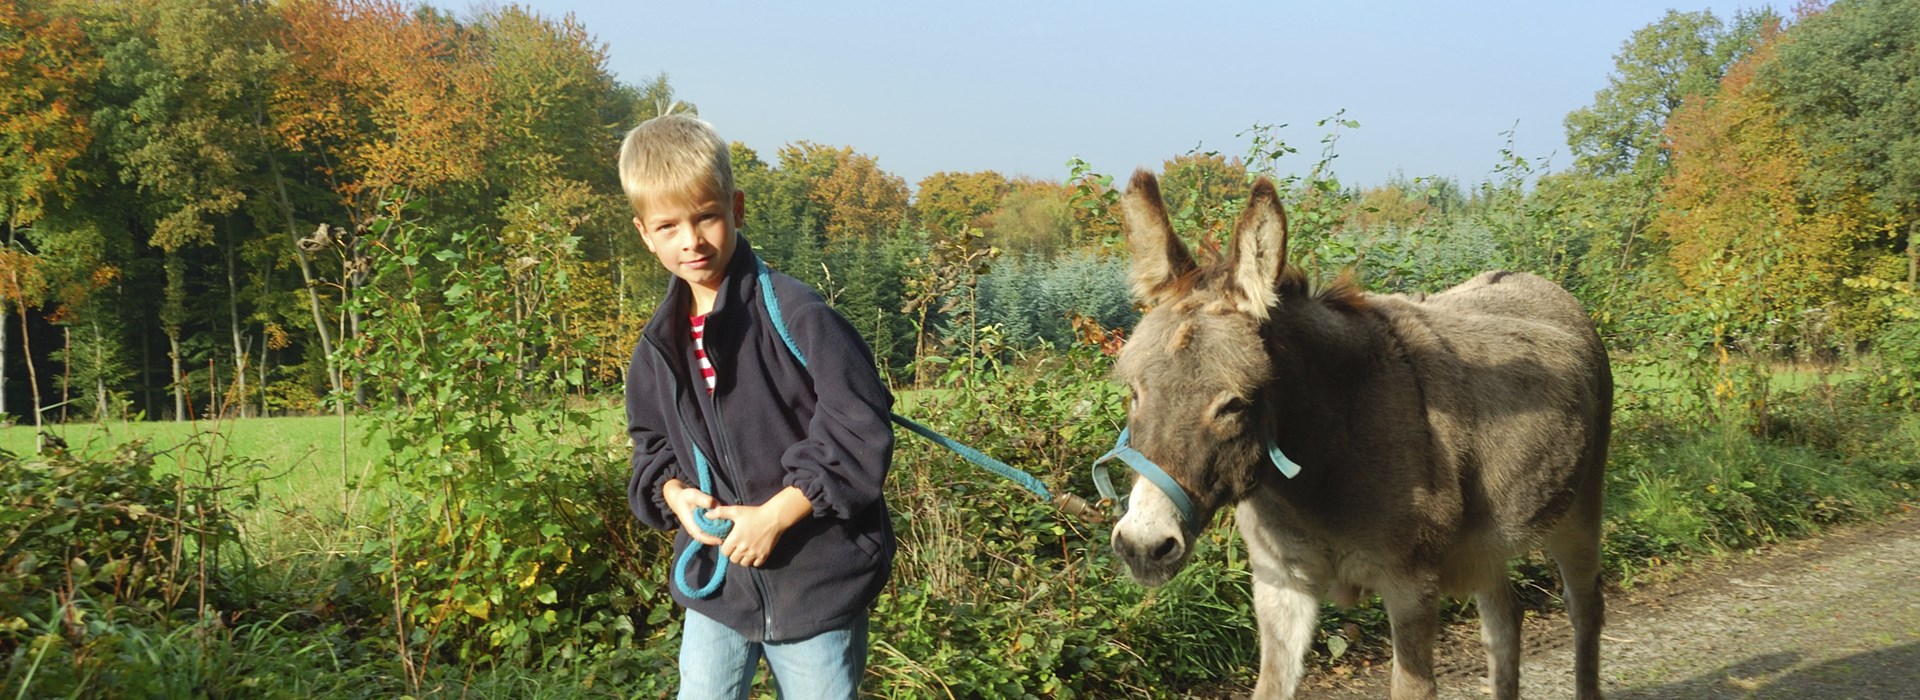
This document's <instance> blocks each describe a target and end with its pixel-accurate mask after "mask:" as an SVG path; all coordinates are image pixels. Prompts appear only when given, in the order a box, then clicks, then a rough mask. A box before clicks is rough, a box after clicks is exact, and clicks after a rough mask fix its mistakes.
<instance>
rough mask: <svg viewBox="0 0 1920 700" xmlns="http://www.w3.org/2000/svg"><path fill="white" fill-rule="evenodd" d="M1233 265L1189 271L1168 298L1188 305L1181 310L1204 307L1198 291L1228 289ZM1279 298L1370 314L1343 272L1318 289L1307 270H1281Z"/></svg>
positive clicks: (1172, 287) (1356, 286)
mask: <svg viewBox="0 0 1920 700" xmlns="http://www.w3.org/2000/svg"><path fill="white" fill-rule="evenodd" d="M1230 269H1231V265H1230V263H1226V262H1222V261H1218V260H1216V261H1215V262H1213V263H1211V264H1207V265H1203V266H1201V267H1197V268H1194V269H1192V270H1188V271H1187V272H1186V273H1185V274H1183V275H1180V276H1179V277H1177V278H1175V279H1174V280H1173V281H1172V282H1170V283H1168V285H1167V286H1166V292H1167V294H1168V295H1169V296H1171V297H1173V298H1176V299H1180V298H1184V299H1185V301H1182V302H1180V307H1181V308H1187V309H1197V308H1201V307H1203V306H1206V304H1202V303H1201V300H1202V299H1203V298H1204V297H1202V296H1194V295H1193V292H1194V291H1195V290H1201V289H1216V288H1226V286H1227V285H1230V284H1231V280H1230V276H1231V274H1232V273H1231V272H1230ZM1273 289H1274V292H1276V296H1277V297H1278V298H1279V299H1281V300H1283V302H1284V301H1290V300H1302V299H1304V300H1307V301H1310V302H1313V303H1317V304H1321V305H1324V306H1326V307H1327V308H1329V309H1332V310H1334V311H1338V312H1341V313H1350V314H1352V313H1361V312H1364V311H1366V310H1367V308H1368V304H1367V293H1366V291H1365V290H1363V289H1361V288H1360V285H1359V283H1357V282H1355V281H1354V280H1353V271H1352V270H1347V271H1345V272H1341V273H1340V275H1339V276H1338V277H1335V278H1334V279H1333V281H1332V282H1328V283H1326V284H1321V285H1316V284H1315V283H1314V280H1313V279H1312V278H1310V277H1309V276H1308V275H1307V273H1306V271H1305V270H1302V269H1300V268H1299V267H1298V266H1294V265H1288V266H1286V267H1284V268H1281V269H1280V278H1279V279H1276V280H1274V282H1273Z"/></svg>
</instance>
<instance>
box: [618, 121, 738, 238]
mask: <svg viewBox="0 0 1920 700" xmlns="http://www.w3.org/2000/svg"><path fill="white" fill-rule="evenodd" d="M620 188H621V189H623V190H625V191H626V193H627V201H629V202H631V203H632V204H633V212H634V214H635V215H645V213H646V212H645V211H644V209H645V207H644V206H643V205H645V204H646V200H647V199H648V198H655V199H658V198H662V197H664V198H668V199H670V200H674V201H680V202H685V201H688V200H692V199H697V198H699V197H701V196H703V195H704V196H711V197H713V198H714V199H718V200H721V201H730V200H731V199H732V197H733V163H732V159H731V158H730V157H729V153H728V150H727V142H726V140H725V139H722V138H720V134H719V132H716V131H714V130H713V125H712V124H708V123H706V122H704V121H701V120H699V119H698V118H695V117H693V116H691V115H687V114H664V115H661V116H658V117H654V118H652V119H648V120H646V121H645V122H641V124H640V125H639V126H636V127H634V128H633V130H632V131H628V132H627V138H626V140H625V141H623V142H621V144H620Z"/></svg>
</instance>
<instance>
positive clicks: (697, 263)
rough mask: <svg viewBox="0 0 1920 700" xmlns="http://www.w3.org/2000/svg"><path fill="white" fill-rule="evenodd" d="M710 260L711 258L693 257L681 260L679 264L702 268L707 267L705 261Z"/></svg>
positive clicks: (696, 268)
mask: <svg viewBox="0 0 1920 700" xmlns="http://www.w3.org/2000/svg"><path fill="white" fill-rule="evenodd" d="M711 260H713V258H694V259H692V260H687V261H684V262H681V263H680V265H681V266H682V267H691V268H693V269H695V270H704V269H706V267H707V263H708V262H709V261H711Z"/></svg>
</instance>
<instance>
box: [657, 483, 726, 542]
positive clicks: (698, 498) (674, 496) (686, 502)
mask: <svg viewBox="0 0 1920 700" xmlns="http://www.w3.org/2000/svg"><path fill="white" fill-rule="evenodd" d="M660 498H661V500H664V501H666V502H667V507H668V508H672V509H673V516H674V517H676V518H679V519H680V527H682V528H684V529H685V530H686V531H687V536H688V537H692V538H693V541H695V542H699V543H700V544H704V545H709V546H716V547H717V546H719V545H720V544H721V540H720V538H718V537H714V536H713V535H709V534H707V532H706V531H705V530H702V529H700V526H699V525H696V524H695V522H694V519H693V511H694V510H695V509H698V508H706V509H707V511H708V512H707V517H708V518H715V517H718V516H717V515H715V513H716V512H717V511H714V510H713V509H714V508H716V507H718V506H719V505H720V502H719V501H716V500H714V498H713V496H711V495H708V494H707V492H705V491H701V490H700V489H696V488H694V487H692V486H688V485H686V484H682V483H680V480H679V479H668V480H667V483H664V484H661V485H660ZM736 531H737V530H736Z"/></svg>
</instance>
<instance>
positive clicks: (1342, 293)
mask: <svg viewBox="0 0 1920 700" xmlns="http://www.w3.org/2000/svg"><path fill="white" fill-rule="evenodd" d="M1273 286H1274V290H1275V291H1277V292H1279V293H1280V295H1279V296H1280V298H1281V299H1301V298H1305V299H1311V300H1313V301H1315V302H1318V303H1320V304H1324V305H1325V306H1326V307H1327V308H1329V309H1333V310H1335V311H1340V312H1343V313H1360V312H1362V311H1366V310H1367V293H1366V291H1365V290H1362V289H1361V288H1360V285H1359V284H1358V283H1356V282H1354V281H1353V271H1352V270H1347V271H1345V272H1341V273H1340V276H1338V277H1335V278H1334V279H1333V281H1332V282H1328V283H1326V284H1325V285H1322V286H1320V287H1319V288H1317V289H1316V288H1315V286H1314V284H1313V280H1311V279H1309V278H1308V277H1307V272H1306V271H1305V270H1302V269H1300V268H1299V267H1298V266H1295V265H1288V266H1286V267H1284V268H1282V269H1281V270H1280V279H1279V280H1277V281H1275V282H1274V284H1273Z"/></svg>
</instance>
